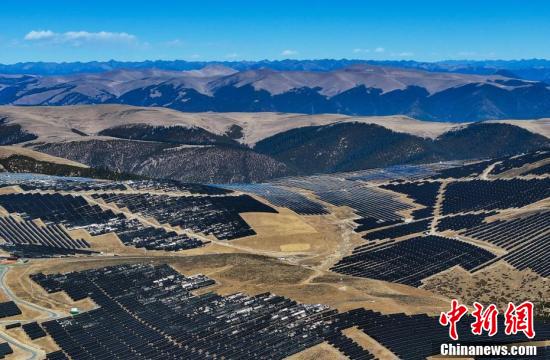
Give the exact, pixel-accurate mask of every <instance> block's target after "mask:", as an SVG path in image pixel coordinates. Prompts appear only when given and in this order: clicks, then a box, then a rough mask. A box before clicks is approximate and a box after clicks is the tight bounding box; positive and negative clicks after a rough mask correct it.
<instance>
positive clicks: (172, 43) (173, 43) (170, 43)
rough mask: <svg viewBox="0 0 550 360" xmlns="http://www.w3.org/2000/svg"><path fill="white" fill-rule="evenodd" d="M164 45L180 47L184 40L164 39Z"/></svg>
mask: <svg viewBox="0 0 550 360" xmlns="http://www.w3.org/2000/svg"><path fill="white" fill-rule="evenodd" d="M164 45H165V46H168V47H181V46H183V45H184V42H183V40H180V39H174V40H170V41H166V42H165V43H164Z"/></svg>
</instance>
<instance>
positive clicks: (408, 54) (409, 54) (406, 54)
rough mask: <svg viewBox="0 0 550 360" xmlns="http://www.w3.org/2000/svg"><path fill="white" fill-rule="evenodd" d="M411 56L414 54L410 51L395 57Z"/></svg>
mask: <svg viewBox="0 0 550 360" xmlns="http://www.w3.org/2000/svg"><path fill="white" fill-rule="evenodd" d="M413 55H414V53H412V52H410V51H403V52H400V53H399V54H397V56H399V57H411V56H413Z"/></svg>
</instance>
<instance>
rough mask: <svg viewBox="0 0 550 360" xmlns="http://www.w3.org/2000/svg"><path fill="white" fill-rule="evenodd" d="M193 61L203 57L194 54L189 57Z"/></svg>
mask: <svg viewBox="0 0 550 360" xmlns="http://www.w3.org/2000/svg"><path fill="white" fill-rule="evenodd" d="M189 57H190V58H191V59H200V58H201V56H200V55H199V54H192V55H191V56H189Z"/></svg>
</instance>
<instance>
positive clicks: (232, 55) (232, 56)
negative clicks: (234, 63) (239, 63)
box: [225, 53, 239, 59]
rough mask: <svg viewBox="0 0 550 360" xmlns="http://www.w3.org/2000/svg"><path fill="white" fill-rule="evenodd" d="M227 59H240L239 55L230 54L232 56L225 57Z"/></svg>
mask: <svg viewBox="0 0 550 360" xmlns="http://www.w3.org/2000/svg"><path fill="white" fill-rule="evenodd" d="M225 57H226V58H228V59H235V58H238V57H239V54H237V53H230V54H227V55H225Z"/></svg>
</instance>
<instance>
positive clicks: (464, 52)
mask: <svg viewBox="0 0 550 360" xmlns="http://www.w3.org/2000/svg"><path fill="white" fill-rule="evenodd" d="M474 55H476V52H475V51H460V52H459V53H458V56H474Z"/></svg>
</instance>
